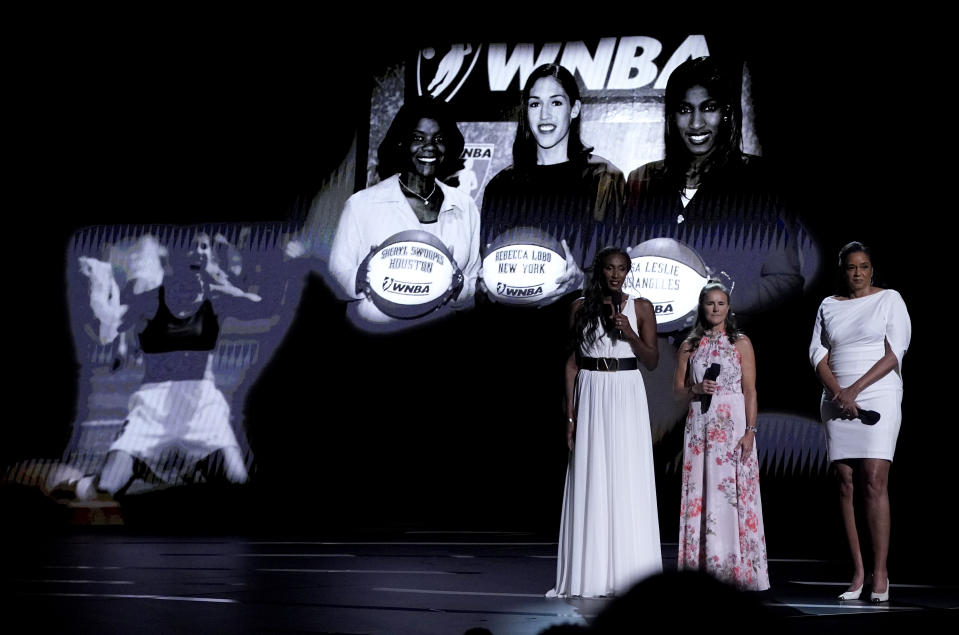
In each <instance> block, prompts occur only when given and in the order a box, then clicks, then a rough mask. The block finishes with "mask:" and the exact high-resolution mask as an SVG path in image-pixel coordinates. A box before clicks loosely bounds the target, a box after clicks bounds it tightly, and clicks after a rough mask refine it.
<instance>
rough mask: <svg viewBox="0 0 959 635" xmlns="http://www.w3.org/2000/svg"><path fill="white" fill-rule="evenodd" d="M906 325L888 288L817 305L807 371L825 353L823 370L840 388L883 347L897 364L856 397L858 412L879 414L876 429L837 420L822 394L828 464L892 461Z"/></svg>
mask: <svg viewBox="0 0 959 635" xmlns="http://www.w3.org/2000/svg"><path fill="white" fill-rule="evenodd" d="M911 332H912V325H911V323H910V320H909V313H908V312H907V311H906V304H905V302H903V301H902V296H900V295H899V293H897V292H896V291H893V290H892V289H883V290H881V291H879V292H877V293H873V294H871V295H867V296H863V297H860V298H850V299H847V300H839V299H836V298H834V297H829V298H826V299H825V300H823V301H822V304H820V305H819V311H818V313H817V314H816V324H815V327H814V328H813V336H812V341H811V342H810V344H809V360H810V361H811V362H812V365H813V368H815V367H816V366H817V365H819V362H821V361H822V359H823V357H825V356H826V354H827V353H828V354H829V368H830V369H831V370H832V372H833V374H834V375H835V376H836V380H837V381H838V382H839V385H840V386H841V387H842V388H845V387H846V386H849V385H850V384H852V383H853V382H855V381H856V380H857V379H859V378H860V377H862V376H863V375H864V374H865V373H866V371H868V370H869V369H870V368H872V366H873V364H875V363H876V362H877V361H879V359H880V358H881V357H882V356H883V355H885V353H886V347H885V342H889V348H890V349H892V352H893V353H894V354H895V355H896V360H897V361H898V364H897V365H896V367H895V368H894V369H893V370H892V371H891V372H889V373H887V374H886V375H885V376H883V377H882V378H881V379H880V380H879V381H877V382H875V383H873V384H872V385H870V386H868V387H867V388H866V389H865V390H863V391H862V392H861V393H859V396H858V397H857V398H856V403H857V404H858V405H859V407H860V408H864V409H866V410H875V411H876V412H878V413H879V415H880V418H879V422H878V423H877V424H876V425H872V426H869V425H863V423H862V422H861V421H860V420H859V419H843V418H841V416H840V415H841V412H840V410H839V408H838V407H837V406H836V405H835V404H834V403H833V402H832V401H831V400H829V399H827V398H826V395H825V393H823V399H822V404H821V406H820V412H821V414H822V420H823V422H825V424H826V447H827V449H828V452H829V460H830V461H838V460H841V459H854V458H857V459H886V460H889V461H892V457H893V454H894V453H895V451H896V438H897V437H898V436H899V425H900V423H901V421H902V410H901V404H902V357H903V355H905V354H906V349H907V348H908V347H909V338H910V335H911Z"/></svg>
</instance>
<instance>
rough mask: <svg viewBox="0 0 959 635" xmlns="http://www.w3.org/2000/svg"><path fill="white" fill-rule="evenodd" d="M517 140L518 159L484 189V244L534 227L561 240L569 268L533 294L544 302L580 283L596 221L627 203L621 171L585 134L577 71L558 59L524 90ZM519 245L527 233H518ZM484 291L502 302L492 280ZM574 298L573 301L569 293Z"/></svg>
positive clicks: (539, 71) (614, 214) (534, 74)
mask: <svg viewBox="0 0 959 635" xmlns="http://www.w3.org/2000/svg"><path fill="white" fill-rule="evenodd" d="M520 106H521V107H520V113H519V119H518V121H517V129H516V139H515V140H514V142H513V164H512V165H511V166H509V167H508V168H506V169H504V170H502V171H500V172H499V173H498V174H497V175H496V176H494V177H493V179H492V180H491V181H490V182H489V184H488V185H487V186H486V190H485V191H484V194H483V213H482V221H483V242H484V244H485V245H490V244H491V243H495V241H496V239H497V238H499V237H501V236H502V235H503V234H504V233H506V232H508V231H509V230H514V229H516V228H522V229H526V228H530V229H531V230H534V231H533V232H532V233H531V236H532V237H533V238H534V239H535V238H536V237H537V235H538V234H540V233H541V234H543V235H545V236H548V237H550V238H552V239H554V240H553V242H556V243H559V245H561V249H562V253H559V254H558V256H561V257H563V258H564V259H565V270H564V271H563V272H562V273H561V274H560V276H558V277H557V278H555V280H550V281H549V282H554V283H555V284H553V285H551V286H553V287H554V288H553V289H551V290H550V291H549V292H547V293H544V294H543V295H542V296H541V297H539V298H536V305H538V306H543V305H547V304H551V303H553V302H556V301H557V300H559V299H560V298H563V297H564V296H567V295H569V294H571V292H575V291H577V290H578V289H580V288H581V287H582V286H583V282H584V274H583V269H584V268H585V267H586V266H587V265H588V264H589V263H591V262H592V258H593V256H594V254H595V245H594V242H595V240H594V235H595V231H596V226H597V225H601V224H603V223H606V222H607V221H612V220H615V219H616V218H617V217H618V216H619V212H620V209H621V207H622V197H623V190H624V187H625V181H624V179H623V174H622V172H620V171H619V169H617V168H616V167H615V166H613V165H612V164H610V163H609V162H608V161H606V160H605V159H603V158H602V157H600V156H598V155H595V154H593V153H592V148H591V147H590V146H587V145H585V144H584V143H583V141H582V139H581V138H580V120H581V116H580V115H581V113H582V108H583V104H582V101H581V99H580V90H579V86H578V85H577V83H576V79H575V78H574V77H573V75H572V74H571V73H570V72H569V71H568V70H567V69H565V68H564V67H562V66H560V65H558V64H544V65H542V66H540V67H538V68H537V69H535V70H534V71H533V72H532V73H531V74H530V76H529V78H528V79H527V81H526V86H525V87H524V88H523V92H522V99H521V104H520ZM512 240H515V241H516V242H517V243H522V242H523V239H522V236H518V237H514V238H513V239H512ZM484 282H485V286H486V288H487V293H488V295H489V297H490V298H491V299H492V300H493V301H499V300H501V299H502V298H501V297H499V294H498V293H497V289H496V288H495V285H494V284H492V283H491V282H490V280H485V281H484ZM568 299H569V300H570V301H571V300H572V299H574V298H572V297H571V298H568Z"/></svg>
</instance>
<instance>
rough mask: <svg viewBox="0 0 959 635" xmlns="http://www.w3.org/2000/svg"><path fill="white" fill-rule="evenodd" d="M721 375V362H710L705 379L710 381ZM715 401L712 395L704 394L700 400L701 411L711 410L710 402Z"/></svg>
mask: <svg viewBox="0 0 959 635" xmlns="http://www.w3.org/2000/svg"><path fill="white" fill-rule="evenodd" d="M717 377H719V364H718V363H716V362H713V363H712V364H710V366H709V368H707V369H706V374H704V375H703V381H706V380H707V379H708V380H710V381H716V378H717ZM712 401H713V396H712V395H703V396H702V399H700V400H699V411H700V412H703V413H705V412H706V411H707V410H709V404H711V403H712Z"/></svg>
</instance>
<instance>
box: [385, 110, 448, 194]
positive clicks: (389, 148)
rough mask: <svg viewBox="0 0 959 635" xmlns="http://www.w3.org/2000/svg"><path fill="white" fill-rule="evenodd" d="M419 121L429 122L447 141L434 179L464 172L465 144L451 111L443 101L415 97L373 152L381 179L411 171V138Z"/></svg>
mask: <svg viewBox="0 0 959 635" xmlns="http://www.w3.org/2000/svg"><path fill="white" fill-rule="evenodd" d="M420 119H432V120H433V121H435V122H436V123H438V124H439V126H440V130H442V132H443V136H444V137H445V138H446V139H445V140H446V155H445V156H444V158H443V162H442V163H441V164H440V165H439V167H438V168H437V169H436V178H438V179H439V180H441V181H443V180H445V179H446V178H448V177H449V176H451V175H453V174H455V173H456V172H458V171H459V170H460V169H462V168H463V160H462V159H461V158H460V156H461V155H462V154H463V148H464V147H465V145H466V140H465V139H463V133H461V132H460V129H459V127H457V125H456V120H455V119H453V115H452V113H451V112H450V107H449V106H448V105H447V104H446V102H444V101H438V100H435V99H431V98H429V97H416V98H414V99H411V100H409V101H407V102H406V103H405V104H403V106H402V107H401V108H400V111H399V112H398V113H396V116H395V117H394V118H393V122H392V123H391V124H390V129H389V130H387V131H386V136H384V137H383V141H382V142H381V143H380V147H379V148H378V149H377V151H376V158H377V162H378V164H377V166H376V171H377V173H378V174H379V175H380V178H381V179H386V178H389V177H391V176H393V175H394V174H397V173H401V172H405V171H406V170H409V169H411V167H412V164H411V163H410V135H411V134H412V132H413V130H414V129H415V128H416V124H418V123H419V122H420Z"/></svg>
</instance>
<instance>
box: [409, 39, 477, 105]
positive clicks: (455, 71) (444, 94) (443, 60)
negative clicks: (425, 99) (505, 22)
mask: <svg viewBox="0 0 959 635" xmlns="http://www.w3.org/2000/svg"><path fill="white" fill-rule="evenodd" d="M482 48H483V45H482V44H475V45H474V44H469V43H466V44H453V45H451V46H450V47H449V49H447V50H446V51H443V49H439V50H437V49H435V48H425V49H423V50H421V51H420V52H419V55H417V56H416V90H417V93H418V94H419V95H420V96H424V95H428V96H430V97H432V98H433V99H442V100H443V101H450V100H452V99H453V96H454V95H456V93H457V92H459V89H460V88H462V86H463V84H464V83H465V82H466V78H467V77H469V75H470V73H472V72H473V68H474V67H475V66H476V61H477V60H478V59H479V54H480V51H481V50H482Z"/></svg>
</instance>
